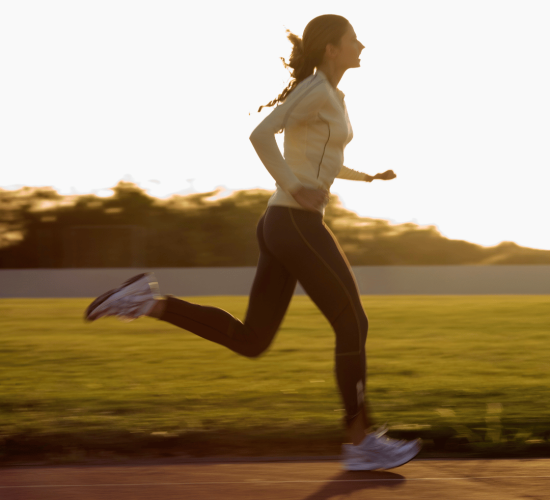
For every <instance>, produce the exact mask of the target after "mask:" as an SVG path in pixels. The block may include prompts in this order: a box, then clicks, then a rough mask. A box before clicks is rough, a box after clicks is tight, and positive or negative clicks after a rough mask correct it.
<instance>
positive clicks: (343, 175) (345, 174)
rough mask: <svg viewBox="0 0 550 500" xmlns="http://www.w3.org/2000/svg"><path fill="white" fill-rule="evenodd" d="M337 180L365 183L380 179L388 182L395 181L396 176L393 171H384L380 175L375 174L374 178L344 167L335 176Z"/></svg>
mask: <svg viewBox="0 0 550 500" xmlns="http://www.w3.org/2000/svg"><path fill="white" fill-rule="evenodd" d="M336 177H337V178H338V179H349V180H351V181H365V182H372V181H373V180H374V179H380V180H382V181H389V180H391V179H395V178H396V177H397V175H395V172H394V171H393V170H386V171H385V172H384V173H382V174H376V175H375V176H374V177H373V176H372V175H369V174H365V173H363V172H358V171H357V170H353V169H351V168H348V167H346V166H342V169H341V170H340V172H339V173H338V175H337V176H336Z"/></svg>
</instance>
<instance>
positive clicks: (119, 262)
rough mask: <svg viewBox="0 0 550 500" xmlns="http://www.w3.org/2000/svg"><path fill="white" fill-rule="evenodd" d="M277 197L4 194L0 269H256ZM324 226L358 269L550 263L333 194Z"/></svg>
mask: <svg viewBox="0 0 550 500" xmlns="http://www.w3.org/2000/svg"><path fill="white" fill-rule="evenodd" d="M271 194H272V193H271V192H270V191H265V190H248V191H236V192H233V193H232V194H231V195H230V196H226V197H221V196H220V193H219V192H218V191H213V192H207V193H197V194H191V195H186V196H173V197H171V198H169V199H166V200H160V199H156V198H153V197H151V196H149V195H148V194H147V193H146V192H144V191H143V190H142V189H140V188H139V187H138V186H136V185H135V184H133V183H129V182H120V183H119V184H118V185H117V186H116V187H114V188H113V195H112V196H111V197H108V198H101V197H98V196H95V195H78V196H62V195H60V194H58V193H57V192H56V191H55V190H53V189H52V188H22V189H19V190H16V191H7V190H0V268H4V269H5V268H67V267H69V268H70V267H73V268H74V267H88V268H89V267H91V268H93V267H193V266H203V267H234V266H254V265H256V262H257V259H258V245H257V242H256V234H255V232H256V225H257V222H258V220H259V219H260V217H261V216H262V214H263V212H264V211H265V207H266V205H267V201H268V199H269V197H270V196H271ZM325 222H326V223H327V225H328V226H329V227H330V228H331V229H332V231H333V232H334V234H335V235H336V237H337V238H338V240H339V242H340V245H341V246H342V248H343V250H344V252H345V253H346V255H347V257H348V260H349V261H350V263H351V264H352V265H460V264H470V265H472V264H485V265H494V264H550V251H545V250H535V249H530V248H523V247H520V246H518V245H516V244H515V243H511V242H507V243H501V244H500V245H497V246H494V247H483V246H480V245H476V244H473V243H469V242H467V241H461V240H451V239H448V238H445V237H444V236H442V235H441V234H440V233H439V231H438V230H437V228H436V227H435V226H428V227H426V226H418V225H416V224H412V223H407V224H391V223H390V222H388V221H386V220H382V219H373V218H369V217H359V216H358V215H357V214H355V213H354V212H351V211H349V210H346V209H345V208H344V207H343V206H342V204H341V203H340V201H339V200H338V198H337V197H336V196H333V197H332V198H331V201H330V203H329V205H328V206H327V209H326V213H325Z"/></svg>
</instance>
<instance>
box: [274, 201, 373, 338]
mask: <svg viewBox="0 0 550 500" xmlns="http://www.w3.org/2000/svg"><path fill="white" fill-rule="evenodd" d="M264 236H265V243H266V245H267V247H268V249H269V251H270V252H271V254H273V255H274V256H275V257H276V258H277V259H278V260H279V261H280V262H281V263H282V264H283V265H284V266H285V268H286V269H287V270H288V271H289V272H290V273H291V274H292V275H293V276H295V277H296V278H297V279H298V281H299V282H300V284H301V285H302V286H303V288H304V290H305V291H306V293H307V294H308V295H309V296H310V297H311V299H312V300H313V302H315V304H316V305H317V306H318V307H319V309H320V310H321V312H322V313H323V314H324V315H325V316H326V318H327V319H328V321H329V322H330V323H331V324H332V325H333V326H334V323H335V322H336V321H337V320H338V318H339V317H340V316H341V315H342V313H343V312H344V311H346V310H347V311H348V313H351V314H352V316H353V318H354V319H355V322H356V324H355V325H354V329H359V330H360V331H362V330H364V329H365V326H364V323H365V320H366V317H365V314H364V312H363V308H362V305H361V301H360V297H359V291H358V288H357V283H356V281H355V278H354V276H353V273H352V270H351V267H350V266H349V263H348V261H347V259H346V258H345V256H344V254H343V252H342V249H341V248H340V246H339V245H338V242H337V241H336V239H335V238H334V236H333V235H332V233H331V232H330V230H329V229H328V228H327V227H326V226H325V224H324V223H323V220H322V216H321V214H317V213H314V212H308V211H306V210H299V209H292V208H287V207H270V208H269V209H268V212H267V214H266V225H265V229H264Z"/></svg>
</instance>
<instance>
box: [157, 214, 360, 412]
mask: <svg viewBox="0 0 550 500" xmlns="http://www.w3.org/2000/svg"><path fill="white" fill-rule="evenodd" d="M257 236H258V241H259V244H260V259H259V262H258V269H257V271H256V276H255V278H254V283H253V285H252V291H251V293H250V299H249V304H248V311H247V313H246V319H245V320H244V323H242V322H241V321H239V320H238V319H237V318H235V317H233V316H232V315H231V314H229V313H228V312H226V311H224V310H222V309H218V308H215V307H206V306H200V305H196V304H191V303H190V302H186V301H183V300H179V299H176V298H174V297H170V296H169V297H167V303H166V309H165V311H164V313H163V315H162V317H161V318H160V319H162V320H163V321H167V322H169V323H172V324H174V325H176V326H178V327H180V328H184V329H186V330H188V331H190V332H192V333H195V334H197V335H199V336H200V337H203V338H205V339H208V340H211V341H213V342H216V343H218V344H221V345H223V346H225V347H228V348H229V349H231V350H233V351H235V352H237V353H239V354H242V355H244V356H248V357H257V356H259V355H260V354H262V353H263V352H264V351H265V350H266V349H267V348H268V347H269V345H270V344H271V342H272V340H273V337H274V336H275V334H276V333H277V330H278V328H279V326H280V324H281V322H282V320H283V317H284V315H285V313H286V310H287V309H288V305H289V303H290V300H291V298H292V295H293V293H294V289H295V287H296V282H297V281H299V282H300V284H301V285H302V286H303V288H304V290H305V291H306V293H307V294H308V295H309V296H310V297H311V299H312V300H313V302H314V303H315V304H316V305H317V307H318V308H319V309H320V310H321V312H322V313H323V314H324V315H325V317H326V318H327V320H328V321H329V322H330V324H331V325H332V327H333V328H334V331H335V333H336V356H335V357H336V378H337V381H338V386H339V388H340V391H341V394H342V398H343V401H344V406H345V409H346V418H347V420H348V422H349V420H351V419H352V418H353V417H355V416H356V415H357V414H358V413H360V412H361V411H362V409H363V405H364V394H363V393H364V387H365V376H366V360H365V342H366V339H367V331H368V320H367V316H366V315H365V312H364V311H363V307H362V305H361V301H360V298H359V291H358V288H357V284H356V282H355V278H354V277H353V274H352V271H351V267H350V265H349V263H348V261H347V259H346V257H345V255H344V253H343V251H342V249H341V248H340V246H339V245H338V242H337V241H336V238H335V237H334V235H333V234H332V232H331V231H330V229H329V228H328V227H327V226H326V225H325V223H324V222H323V216H322V215H321V214H320V213H316V212H309V211H306V210H301V209H294V208H289V207H278V206H271V207H268V209H267V211H266V213H265V214H264V216H263V217H262V218H261V219H260V222H259V223H258V231H257Z"/></svg>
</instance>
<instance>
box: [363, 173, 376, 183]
mask: <svg viewBox="0 0 550 500" xmlns="http://www.w3.org/2000/svg"><path fill="white" fill-rule="evenodd" d="M363 175H364V176H365V177H364V179H363V180H364V181H365V182H372V181H373V180H374V177H373V176H372V175H369V174H363Z"/></svg>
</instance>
